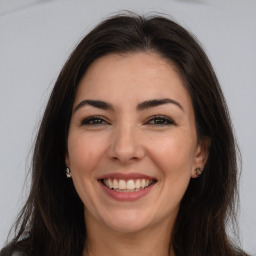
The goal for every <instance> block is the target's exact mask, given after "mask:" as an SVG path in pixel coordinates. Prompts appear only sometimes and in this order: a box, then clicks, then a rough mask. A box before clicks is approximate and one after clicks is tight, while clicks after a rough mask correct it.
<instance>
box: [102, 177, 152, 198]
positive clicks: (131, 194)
mask: <svg viewBox="0 0 256 256" xmlns="http://www.w3.org/2000/svg"><path fill="white" fill-rule="evenodd" d="M99 183H100V185H101V187H102V189H103V191H104V192H105V193H106V194H107V195H109V196H110V197H112V198H114V199H115V200H117V201H135V200H138V199H140V198H142V197H144V196H146V195H147V194H148V193H149V192H150V191H151V189H152V188H153V187H154V185H155V184H156V183H154V184H152V185H150V186H149V187H147V188H144V189H141V190H139V191H134V192H117V191H115V190H113V189H110V188H108V187H107V186H105V185H103V184H102V183H101V181H99Z"/></svg>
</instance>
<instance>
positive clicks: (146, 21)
mask: <svg viewBox="0 0 256 256" xmlns="http://www.w3.org/2000/svg"><path fill="white" fill-rule="evenodd" d="M137 51H138V52H141V51H145V52H155V53H157V54H159V55H160V56H161V57H162V58H164V59H166V60H168V61H170V62H171V63H172V64H173V65H174V66H175V67H176V69H177V70H178V71H179V73H180V75H181V76H182V79H183V82H184V86H185V87H186V88H187V90H188V92H189V94H190V96H191V99H192V103H193V107H194V112H195V117H196V127H197V133H198V138H199V139H200V138H202V137H208V138H210V140H211V146H210V151H209V158H208V161H207V164H206V166H205V169H204V172H203V175H202V176H201V177H200V178H198V179H191V181H190V184H189V186H188V188H187V191H186V193H185V195H184V197H183V199H182V202H181V205H180V210H179V213H178V216H177V220H176V223H175V226H174V230H173V237H172V245H173V247H174V251H175V255H176V256H188V255H189V256H205V255H207V256H220V255H223V256H224V255H225V256H231V255H232V256H234V255H246V254H245V253H244V252H242V250H240V249H239V248H238V247H236V246H235V245H233V243H232V242H231V239H230V238H229V236H228V234H227V223H229V220H234V217H235V215H234V213H235V209H236V207H235V206H236V199H237V198H236V194H237V162H236V156H237V147H236V143H235V139H234V135H233V131H232V127H231V122H230V117H229V113H228V109H227V106H226V102H225V99H224V97H223V94H222V91H221V89H220V86H219V83H218V80H217V78H216V75H215V73H214V70H213V68H212V66H211V64H210V62H209V60H208V58H207V56H206V54H205V53H204V51H203V50H202V48H201V47H200V46H199V44H198V42H197V41H196V40H195V38H194V36H192V35H191V34H190V33H189V32H188V31H186V30H185V29H184V28H182V27H181V26H180V25H178V24H177V23H175V22H174V21H172V20H170V19H168V18H165V17H163V16H145V17H144V16H143V17H142V16H138V15H135V14H131V13H128V14H127V13H126V14H121V15H118V16H114V17H111V18H109V19H107V20H105V21H103V22H102V23H100V24H99V25H98V26H97V27H96V28H94V29H93V30H92V31H91V32H90V33H89V34H88V35H86V36H85V37H84V38H83V39H82V41H81V42H80V43H79V44H78V46H77V47H76V49H75V50H74V51H73V53H72V54H71V56H70V58H69V59H68V61H67V62H66V64H65V65H64V67H63V69H62V71H61V73H60V75H59V77H58V79H57V81H56V84H55V86H54V88H53V91H52V94H51V96H50V99H49V102H48V104H47V107H46V110H45V113H44V116H43V119H42V122H41V126H40V129H39V132H38V136H37V138H36V144H35V148H34V155H33V162H32V186H31V192H30V195H29V198H28V200H27V202H26V204H25V206H24V208H23V209H22V211H21V213H20V215H19V218H18V221H17V224H16V231H17V232H16V235H15V238H14V239H13V240H12V241H11V242H10V244H9V249H10V251H11V250H12V251H13V250H20V251H22V252H24V253H26V255H58V256H64V255H66V256H70V255H82V252H83V248H84V245H85V241H86V226H85V223H84V215H83V207H84V206H83V203H82V202H81V200H80V198H79V197H78V195H77V193H76V191H75V189H74V186H73V183H72V181H70V180H68V179H66V177H65V153H66V142H67V135H68V130H69V123H70V118H71V113H72V106H73V102H74V98H75V94H76V90H77V86H78V83H79V81H80V79H81V78H82V76H83V75H84V74H85V72H86V70H87V68H88V67H89V66H90V64H91V63H92V62H93V61H94V60H96V59H97V58H99V57H101V56H103V55H106V54H108V53H132V52H137ZM230 223H231V222H230Z"/></svg>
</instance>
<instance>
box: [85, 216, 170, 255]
mask: <svg viewBox="0 0 256 256" xmlns="http://www.w3.org/2000/svg"><path fill="white" fill-rule="evenodd" d="M91 217H92V216H91ZM86 223H87V224H86V229H87V243H86V248H85V250H84V254H83V256H112V255H115V256H131V255H132V256H141V255H143V256H152V255H154V256H174V252H173V248H172V246H171V230H172V226H173V222H172V223H162V224H158V225H155V226H154V227H150V228H147V229H144V230H140V231H137V232H132V233H120V232H115V231H113V230H110V229H109V228H108V227H106V226H102V225H99V223H97V222H92V221H88V219H87V222H86ZM92 223H93V224H92Z"/></svg>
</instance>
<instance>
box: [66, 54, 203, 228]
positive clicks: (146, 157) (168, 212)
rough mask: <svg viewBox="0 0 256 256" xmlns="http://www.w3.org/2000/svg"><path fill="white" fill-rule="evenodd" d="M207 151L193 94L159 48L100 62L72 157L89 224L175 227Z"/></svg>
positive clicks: (86, 93) (81, 93)
mask: <svg viewBox="0 0 256 256" xmlns="http://www.w3.org/2000/svg"><path fill="white" fill-rule="evenodd" d="M206 155H207V152H205V150H204V147H203V146H202V145H201V144H198V142H197V134H196V128H195V119H194V112H193V107H192V103H191V99H190V96H189V94H188V92H187V91H186V89H185V87H184V86H183V83H182V80H181V78H180V76H179V74H178V73H177V72H176V71H175V69H174V68H173V66H172V65H171V64H170V63H167V62H166V61H165V60H163V59H162V58H161V57H159V56H158V55H156V54H153V53H133V54H126V55H122V56H121V55H118V54H109V55H106V56H103V57H101V58H99V59H97V60H96V61H94V62H93V63H92V65H91V66H90V67H89V69H88V70H87V72H86V74H85V75H84V77H83V79H82V80H81V82H80V84H79V87H78V91H77V94H76V98H75V102H74V106H73V113H72V117H71V123H70V129H69V135H68V153H67V155H66V164H67V166H68V167H70V169H71V172H72V179H73V182H74V185H75V188H76V190H77V193H78V195H79V196H80V198H81V200H82V201H83V203H84V205H85V220H86V223H87V226H88V225H92V226H93V225H97V226H98V227H103V228H107V229H111V230H114V231H117V232H122V233H123V232H128V233H129V232H136V231H139V230H143V229H146V228H151V227H154V226H155V225H163V226H165V227H168V228H169V227H170V226H171V225H172V223H173V221H174V219H175V217H176V215H177V212H178V209H179V205H180V201H181V199H182V197H183V195H184V193H185V191H186V188H187V186H188V183H189V181H190V178H191V177H196V175H195V169H196V168H198V167H200V168H203V166H204V163H205V161H206Z"/></svg>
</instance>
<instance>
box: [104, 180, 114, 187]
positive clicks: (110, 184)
mask: <svg viewBox="0 0 256 256" xmlns="http://www.w3.org/2000/svg"><path fill="white" fill-rule="evenodd" d="M105 181H108V185H107V184H106V186H107V187H109V188H114V186H113V182H112V180H111V179H106V180H105Z"/></svg>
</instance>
